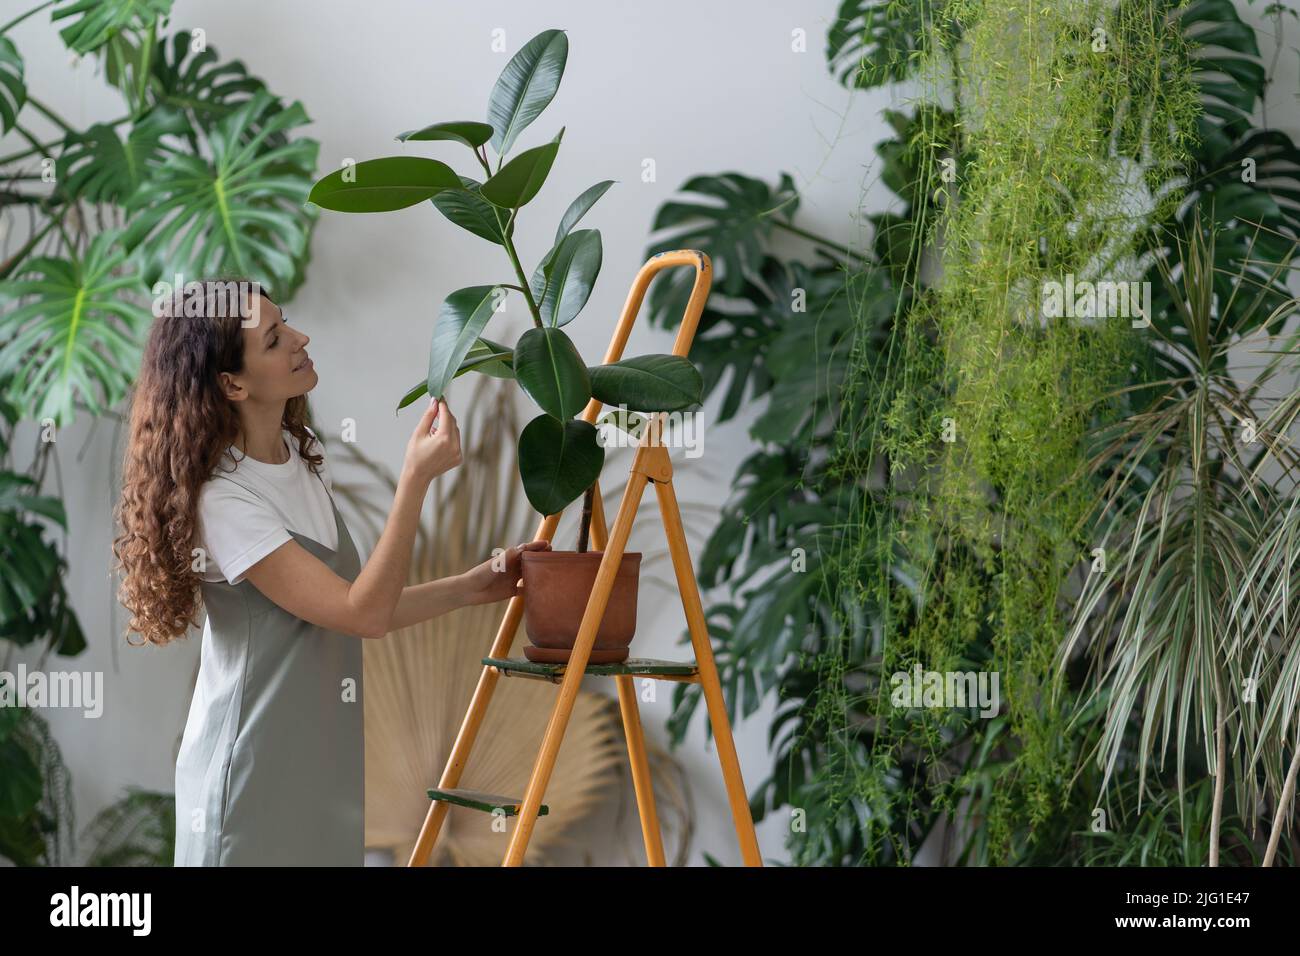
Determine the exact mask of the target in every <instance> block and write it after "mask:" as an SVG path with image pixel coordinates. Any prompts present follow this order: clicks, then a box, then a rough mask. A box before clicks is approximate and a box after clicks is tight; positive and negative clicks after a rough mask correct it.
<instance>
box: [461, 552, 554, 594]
mask: <svg viewBox="0 0 1300 956" xmlns="http://www.w3.org/2000/svg"><path fill="white" fill-rule="evenodd" d="M549 550H551V542H549V541H544V540H542V539H541V538H539V539H538V540H536V541H529V542H528V543H527V544H517V545H515V546H514V547H513V548H507V549H506V550H505V553H504V554H498V555H496V556H494V557H491V558H488V559H487V560H486V561H484V562H483V563H482V564H478V565H475V566H474V567H472V568H470V569H469V570H468V571H466V572H465V573H464V575H463V577H464V579H465V588H466V591H465V598H466V603H467V604H492V603H494V602H496V601H504V600H506V599H507V598H512V597H514V596H515V595H516V594H519V593H520V592H521V589H520V587H519V585H518V581H519V578H520V576H521V575H522V574H523V558H522V557H521V554H522V553H523V552H524V551H549Z"/></svg>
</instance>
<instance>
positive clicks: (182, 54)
mask: <svg viewBox="0 0 1300 956" xmlns="http://www.w3.org/2000/svg"><path fill="white" fill-rule="evenodd" d="M149 83H150V89H151V90H152V95H153V98H154V101H155V103H156V104H157V105H158V106H166V107H170V108H171V109H174V110H179V111H181V112H183V113H184V114H185V115H186V116H188V117H189V119H190V121H191V123H192V124H193V125H194V127H195V128H196V129H200V130H211V129H212V127H213V126H214V125H215V124H216V123H217V122H219V121H220V120H222V119H225V118H226V117H227V116H229V115H230V114H231V113H233V112H234V111H235V110H236V109H238V108H239V107H240V106H242V105H244V104H245V103H247V102H248V101H249V100H250V99H252V98H253V96H254V95H256V93H257V92H258V91H259V90H264V89H265V88H266V87H265V84H263V83H262V81H261V80H259V79H257V78H256V77H254V76H249V74H248V70H247V69H246V68H245V67H244V64H243V63H242V62H241V61H239V60H231V61H229V62H225V63H223V62H222V61H221V58H220V56H219V55H218V54H217V50H216V48H215V47H212V46H207V45H204V46H203V48H202V49H200V50H195V49H194V43H193V41H192V37H191V34H190V33H189V31H187V30H180V31H177V32H176V33H175V34H173V35H172V36H171V37H168V38H165V39H160V40H158V41H157V46H156V48H155V49H154V51H153V55H152V57H151V59H150V78H149ZM271 115H272V116H274V115H275V114H274V113H272V114H271ZM254 131H255V127H250V128H249V129H248V130H247V131H246V132H254ZM285 140H286V137H285V136H284V134H283V133H275V134H273V135H271V136H268V137H267V139H266V145H267V146H281V145H283V144H284V142H285ZM196 145H197V141H196Z"/></svg>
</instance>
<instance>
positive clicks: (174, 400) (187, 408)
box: [113, 277, 323, 645]
mask: <svg viewBox="0 0 1300 956" xmlns="http://www.w3.org/2000/svg"><path fill="white" fill-rule="evenodd" d="M231 283H239V285H238V289H239V290H240V291H239V293H238V295H239V297H240V298H239V305H238V307H236V308H232V307H230V305H229V298H228V297H229V294H230V284H231ZM191 288H193V290H194V293H193V294H191V292H190V289H191ZM250 288H254V289H257V291H258V292H259V293H260V294H261V295H262V296H263V297H264V298H266V300H267V301H268V302H272V304H274V301H273V300H272V299H271V297H270V296H269V295H267V294H266V292H265V290H263V289H262V288H261V287H260V285H258V284H257V283H253V282H251V280H246V279H229V278H224V277H223V278H215V279H205V280H201V285H200V286H197V287H194V286H186V289H185V297H186V304H185V305H184V307H183V308H179V307H176V306H168V307H166V308H162V309H161V310H160V309H159V308H158V306H157V304H155V315H156V316H157V317H156V318H155V319H154V323H153V326H152V328H151V329H150V330H149V338H148V340H147V342H146V343H145V347H144V356H143V359H142V362H141V366H140V375H139V378H138V379H137V381H136V384H135V387H134V389H133V390H132V395H131V426H130V438H129V441H128V443H127V448H126V453H125V455H124V458H123V466H122V472H123V474H122V498H121V501H120V502H119V503H118V506H117V509H116V520H117V522H118V525H119V527H120V529H121V533H120V534H119V535H118V536H117V538H116V539H114V541H113V554H114V555H115V556H116V558H117V570H118V571H120V572H121V573H122V583H121V587H120V590H119V592H118V599H119V600H120V601H121V603H122V605H123V606H124V607H125V608H126V609H127V610H129V611H130V612H131V620H130V623H129V624H128V625H127V628H126V634H127V642H128V643H131V644H136V643H139V644H140V645H143V644H144V643H146V642H147V643H152V644H160V645H161V644H167V643H170V642H171V641H172V640H174V639H176V638H178V637H181V636H183V635H184V634H185V633H186V632H187V630H188V629H189V628H190V627H192V626H194V627H197V626H198V621H197V620H196V617H197V614H198V610H199V607H200V606H201V605H202V603H203V600H202V591H201V589H200V584H199V582H200V578H199V574H198V572H197V571H195V569H194V567H193V561H194V556H193V548H194V547H195V543H194V537H195V523H196V516H197V511H198V501H199V489H200V488H201V487H202V486H203V483H204V482H205V481H207V480H208V478H209V477H210V476H211V475H212V473H213V472H214V471H215V470H216V468H217V466H218V464H219V463H220V461H221V457H222V455H223V454H225V451H226V449H227V448H229V447H230V445H231V444H232V443H233V442H234V441H235V439H236V438H237V436H238V432H239V416H238V414H237V413H236V411H235V407H234V404H233V403H232V402H231V401H230V400H229V399H228V398H226V396H225V395H224V394H223V392H222V389H221V382H220V379H219V375H220V373H222V372H231V373H238V372H241V371H243V367H244V337H243V333H242V329H243V321H244V320H243V318H242V317H241V315H242V316H247V315H249V314H250V312H249V311H247V310H248V309H249V308H250V306H251V303H249V302H248V301H247V296H248V295H249V291H248V290H249V289H250ZM200 290H202V291H201V292H200ZM179 295H180V290H177V296H179ZM172 301H173V303H176V305H179V303H180V302H181V301H182V300H181V299H180V298H177V297H173V300H172ZM310 423H311V416H310V412H309V410H308V406H307V396H306V395H299V396H298V397H296V398H292V399H290V400H289V401H288V402H286V403H285V409H284V422H283V425H284V428H286V429H287V430H288V431H289V432H290V433H291V434H292V435H293V436H294V437H295V438H296V439H297V441H298V454H299V455H300V456H301V457H302V458H303V459H304V460H305V461H306V462H307V463H308V466H309V467H310V468H311V469H312V470H313V471H317V472H319V470H320V466H321V463H322V461H323V459H322V457H321V456H320V455H318V454H308V448H309V446H310V444H311V442H312V440H313V439H312V435H311V433H309V432H308V430H307V429H308V426H309V425H310ZM132 633H138V634H140V635H142V636H143V638H144V640H142V641H139V642H134V641H132V640H131V637H130V635H131V634H132Z"/></svg>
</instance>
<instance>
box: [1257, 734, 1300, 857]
mask: <svg viewBox="0 0 1300 956" xmlns="http://www.w3.org/2000/svg"><path fill="white" fill-rule="evenodd" d="M1297 771H1300V738H1298V739H1297V740H1296V743H1295V752H1294V753H1293V754H1291V766H1290V767H1289V768H1288V769H1287V772H1286V783H1285V784H1283V785H1282V797H1281V799H1279V800H1278V802H1277V813H1276V814H1274V816H1273V830H1272V832H1270V833H1269V835H1268V849H1267V850H1265V851H1264V866H1272V865H1273V858H1274V857H1276V856H1277V843H1278V840H1280V839H1281V837H1282V824H1283V823H1284V822H1286V818H1287V817H1288V816H1290V813H1289V812H1288V811H1289V809H1290V807H1291V801H1292V799H1294V798H1295V778H1296V773H1297Z"/></svg>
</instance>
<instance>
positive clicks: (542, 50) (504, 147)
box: [488, 30, 569, 156]
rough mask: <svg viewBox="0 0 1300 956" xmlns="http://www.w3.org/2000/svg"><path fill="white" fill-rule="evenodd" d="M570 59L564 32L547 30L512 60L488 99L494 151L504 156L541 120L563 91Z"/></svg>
mask: <svg viewBox="0 0 1300 956" xmlns="http://www.w3.org/2000/svg"><path fill="white" fill-rule="evenodd" d="M568 58H569V38H568V37H567V36H565V35H564V31H563V30H543V31H542V32H541V33H539V34H537V36H535V37H533V38H532V39H531V40H529V41H528V42H527V43H526V44H524V46H523V49H521V50H520V51H519V52H518V53H516V54H515V55H514V56H512V57H511V58H510V62H509V63H507V64H506V68H505V69H504V70H502V71H501V75H500V76H499V77H498V78H497V82H496V85H495V86H493V87H492V94H491V96H490V97H489V98H488V122H489V123H491V124H492V130H493V132H492V148H493V149H494V150H496V153H497V155H498V156H504V155H505V154H506V153H508V152H509V151H510V147H511V146H513V145H514V142H515V139H516V138H517V137H518V136H519V134H520V133H522V132H523V131H524V129H525V128H526V127H527V126H528V124H529V123H531V122H532V121H533V120H535V119H537V117H538V115H540V114H541V112H542V110H544V109H546V105H547V104H548V103H550V102H551V99H552V98H553V97H554V96H555V91H556V90H557V89H559V86H560V77H562V76H563V75H564V64H565V61H566V60H567V59H568Z"/></svg>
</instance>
